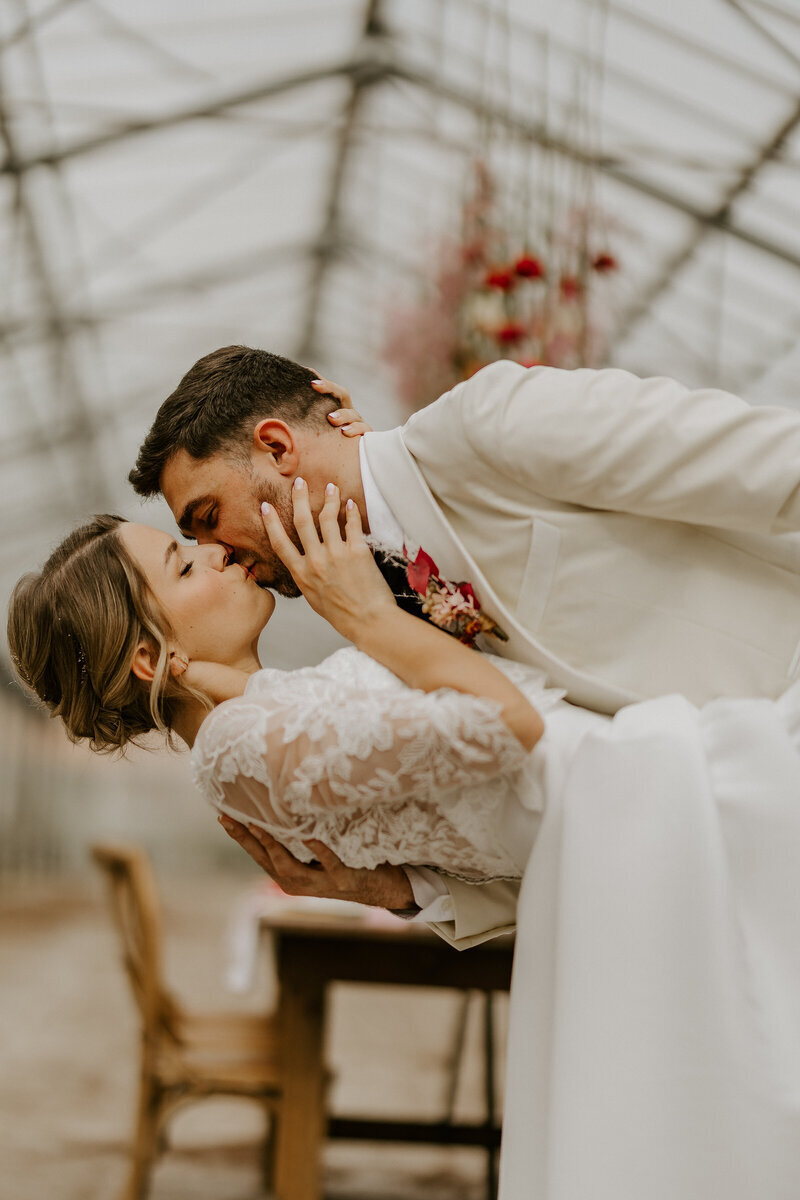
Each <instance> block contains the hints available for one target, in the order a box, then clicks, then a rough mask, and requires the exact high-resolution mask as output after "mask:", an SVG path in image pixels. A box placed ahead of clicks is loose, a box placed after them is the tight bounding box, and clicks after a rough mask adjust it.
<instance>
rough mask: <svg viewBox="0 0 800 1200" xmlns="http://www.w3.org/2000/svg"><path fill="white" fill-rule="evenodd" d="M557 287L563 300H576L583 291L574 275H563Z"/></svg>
mask: <svg viewBox="0 0 800 1200" xmlns="http://www.w3.org/2000/svg"><path fill="white" fill-rule="evenodd" d="M558 287H559V291H560V292H561V295H562V297H563V298H564V299H565V300H577V299H578V296H580V294H581V292H582V291H583V287H582V286H581V281H580V279H578V277H577V276H576V275H564V276H563V277H562V279H561V281H560V283H559V285H558Z"/></svg>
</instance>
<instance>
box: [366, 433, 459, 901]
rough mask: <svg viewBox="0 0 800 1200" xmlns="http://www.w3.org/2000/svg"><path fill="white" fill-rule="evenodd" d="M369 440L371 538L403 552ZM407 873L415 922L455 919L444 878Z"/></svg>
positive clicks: (397, 524)
mask: <svg viewBox="0 0 800 1200" xmlns="http://www.w3.org/2000/svg"><path fill="white" fill-rule="evenodd" d="M368 437H369V434H368V433H365V434H364V435H363V437H361V438H360V439H359V443H358V461H359V465H360V467H361V486H362V487H363V489H364V504H365V506H366V509H367V522H368V524H369V535H370V538H371V539H373V538H374V539H375V541H377V542H380V544H381V545H382V546H386V547H387V548H388V549H390V550H401V551H402V549H403V527H402V526H401V524H400V522H399V521H398V520H397V517H396V516H395V515H394V513H393V512H392V510H391V509H390V508H389V505H388V504H387V503H386V501H385V500H384V498H383V494H382V492H381V490H380V488H379V487H378V485H377V483H376V482H375V477H374V475H373V474H372V471H371V470H370V469H369V463H368V462H367V456H366V454H365V453H364V438H368ZM403 870H404V871H405V873H406V875H407V877H408V882H409V883H410V884H411V891H412V892H413V893H414V900H415V902H416V903H417V904H418V905H419V907H420V910H421V911H420V912H419V913H417V915H416V916H415V917H413V918H412V919H413V920H415V921H423V922H428V921H453V920H454V919H455V911H454V908H453V900H452V897H451V896H450V893H449V891H448V890H447V884H446V883H445V882H444V880H443V879H442V877H441V875H439V874H438V873H437V872H436V871H429V870H427V869H426V868H425V867H403Z"/></svg>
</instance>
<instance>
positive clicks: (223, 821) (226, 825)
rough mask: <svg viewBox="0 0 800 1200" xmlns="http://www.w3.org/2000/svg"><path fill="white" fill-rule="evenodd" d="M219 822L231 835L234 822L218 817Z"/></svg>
mask: <svg viewBox="0 0 800 1200" xmlns="http://www.w3.org/2000/svg"><path fill="white" fill-rule="evenodd" d="M217 820H218V821H219V823H220V825H221V826H222V828H223V829H227V831H228V833H230V831H231V830H232V829H233V822H232V821H229V820H228V818H227V817H217Z"/></svg>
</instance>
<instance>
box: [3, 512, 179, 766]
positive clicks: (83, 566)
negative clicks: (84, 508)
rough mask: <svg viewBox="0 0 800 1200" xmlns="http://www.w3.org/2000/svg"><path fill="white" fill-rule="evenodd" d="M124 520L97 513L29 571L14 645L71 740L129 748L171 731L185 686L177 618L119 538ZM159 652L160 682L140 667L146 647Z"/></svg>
mask: <svg viewBox="0 0 800 1200" xmlns="http://www.w3.org/2000/svg"><path fill="white" fill-rule="evenodd" d="M123 524H124V519H123V518H122V517H115V516H98V517H95V518H94V519H93V520H92V521H89V522H88V523H87V524H86V525H82V526H81V527H80V528H78V529H76V530H75V531H74V532H73V533H71V534H70V535H69V537H67V538H66V539H65V540H64V541H63V542H62V543H61V545H60V546H59V547H58V549H57V550H56V551H54V553H53V554H52V555H51V556H50V558H49V559H48V560H47V562H46V563H45V565H44V567H43V568H42V570H41V572H39V573H33V574H30V575H25V576H23V578H22V579H20V581H19V583H18V584H17V586H16V587H15V589H14V592H13V594H12V597H11V603H10V606H9V615H8V643H9V646H10V649H11V658H12V661H13V663H14V667H15V668H16V671H17V673H18V675H19V677H20V679H21V681H22V682H23V684H24V685H25V686H26V687H27V688H28V689H30V691H32V692H33V693H34V694H35V695H36V696H37V697H38V698H39V700H40V701H41V702H42V703H43V704H44V705H46V706H47V708H48V709H49V710H50V715H51V716H54V717H60V718H61V719H62V721H63V722H64V725H65V727H66V730H67V733H68V735H69V737H70V738H71V740H72V741H74V742H77V741H81V740H84V739H88V741H89V743H90V744H91V747H92V749H93V750H98V751H113V750H121V749H123V748H124V747H125V746H126V745H127V743H128V742H132V741H135V740H136V739H137V738H140V737H141V736H143V735H144V734H147V733H149V732H150V731H151V730H153V729H158V730H160V731H162V732H164V733H166V732H167V731H168V730H169V727H170V725H171V718H172V716H173V714H174V707H175V703H176V697H177V695H178V694H179V692H180V688H179V687H177V686H176V685H175V684H174V683H173V682H172V680H171V677H170V675H169V671H168V665H169V658H168V650H167V643H168V638H169V637H170V636H171V631H170V630H169V627H168V624H167V622H166V620H165V618H164V617H163V615H162V614H161V613H160V612H159V611H158V608H157V606H156V604H155V602H154V600H153V597H152V595H151V593H150V591H149V589H148V587H147V584H146V581H145V579H144V577H143V575H142V572H141V570H140V569H139V567H138V565H137V564H136V563H135V561H134V560H133V559H132V558H131V556H130V555H129V554H128V553H127V551H126V549H125V546H124V545H123V543H122V540H121V538H120V537H119V529H120V526H121V525H123ZM142 641H145V642H147V643H149V644H150V645H151V646H152V647H153V650H154V652H155V653H157V655H158V662H157V666H156V671H155V677H154V679H153V683H152V684H151V685H148V684H145V683H142V681H141V680H139V679H137V678H136V676H134V674H133V673H132V671H131V665H132V663H133V658H134V655H135V652H136V649H137V647H138V646H139V645H140V643H141V642H142Z"/></svg>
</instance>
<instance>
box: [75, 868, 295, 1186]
mask: <svg viewBox="0 0 800 1200" xmlns="http://www.w3.org/2000/svg"><path fill="white" fill-rule="evenodd" d="M92 856H93V858H94V860H95V862H96V863H97V864H98V866H99V867H100V868H101V869H102V871H103V872H104V874H105V875H106V878H107V881H108V884H109V887H110V894H111V903H112V908H113V912H114V918H115V922H116V925H117V928H118V931H119V933H120V936H121V940H122V949H123V961H124V965H125V969H126V972H127V975H128V978H129V980H130V983H131V987H132V989H133V994H134V998H135V1000H136V1005H137V1007H138V1009H139V1016H140V1019H141V1031H142V1039H141V1064H140V1077H139V1101H138V1110H137V1117H136V1129H135V1133H134V1144H133V1164H132V1168H131V1171H130V1174H129V1177H128V1180H127V1183H126V1185H125V1189H124V1191H123V1193H122V1198H123V1200H144V1197H145V1196H146V1194H147V1190H148V1186H149V1182H150V1172H151V1169H152V1166H153V1164H154V1162H155V1158H156V1156H157V1154H158V1153H159V1151H160V1149H161V1148H162V1145H163V1140H164V1139H163V1134H164V1129H165V1125H166V1121H167V1119H168V1118H169V1117H170V1116H171V1115H172V1113H173V1112H174V1111H175V1109H176V1108H177V1107H178V1106H179V1105H181V1104H183V1103H187V1102H191V1101H196V1100H202V1099H204V1098H205V1097H206V1096H212V1095H227V1096H243V1097H248V1098H250V1099H252V1100H256V1101H258V1102H259V1103H260V1104H261V1105H263V1106H264V1107H265V1108H266V1110H267V1112H268V1113H269V1115H270V1119H271V1122H272V1128H271V1131H270V1132H271V1136H270V1138H269V1142H268V1143H267V1151H266V1153H265V1161H264V1168H265V1173H266V1175H267V1177H269V1175H270V1173H271V1162H270V1161H269V1159H270V1157H271V1155H270V1150H271V1147H272V1146H273V1145H274V1143H275V1126H274V1122H275V1121H276V1119H277V1117H278V1113H277V1108H278V1104H279V1101H280V1096H281V1072H280V1056H279V1048H280V1047H279V1038H278V1035H277V1028H276V1025H275V1023H274V1021H271V1020H270V1018H269V1017H267V1016H263V1017H262V1016H249V1015H244V1014H239V1013H215V1014H203V1015H199V1014H195V1013H188V1012H186V1011H185V1009H184V1008H183V1007H182V1006H181V1005H180V1004H179V1003H178V1001H177V1000H176V999H175V998H174V997H173V996H172V995H171V994H170V993H169V992H168V991H167V989H166V988H165V986H164V982H163V978H162V969H161V919H160V911H159V903H158V895H157V892H156V887H155V881H154V878H153V873H152V871H151V868H150V864H149V861H148V859H147V857H146V856H145V854H144V853H143V852H142V851H141V850H139V849H137V848H136V847H134V846H127V845H125V846H116V845H94V846H92Z"/></svg>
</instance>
